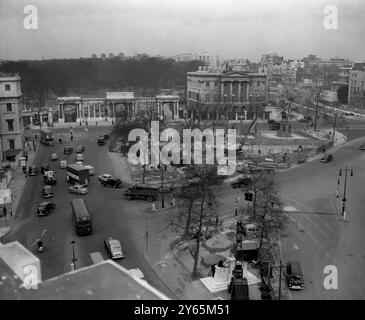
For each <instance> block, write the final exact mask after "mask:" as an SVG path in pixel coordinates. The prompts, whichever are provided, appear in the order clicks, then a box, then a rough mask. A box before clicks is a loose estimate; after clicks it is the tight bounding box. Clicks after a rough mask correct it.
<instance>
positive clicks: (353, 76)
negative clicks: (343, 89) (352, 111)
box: [348, 62, 365, 110]
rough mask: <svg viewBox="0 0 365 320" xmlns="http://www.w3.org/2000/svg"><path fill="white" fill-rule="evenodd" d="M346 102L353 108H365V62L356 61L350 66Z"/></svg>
mask: <svg viewBox="0 0 365 320" xmlns="http://www.w3.org/2000/svg"><path fill="white" fill-rule="evenodd" d="M348 104H349V106H350V107H353V108H357V109H363V110H364V109H365V62H361V63H360V62H356V63H354V64H353V66H352V68H351V71H350V78H349V95H348Z"/></svg>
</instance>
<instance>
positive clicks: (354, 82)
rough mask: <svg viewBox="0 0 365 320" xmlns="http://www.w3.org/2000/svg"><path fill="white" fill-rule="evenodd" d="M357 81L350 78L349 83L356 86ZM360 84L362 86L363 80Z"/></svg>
mask: <svg viewBox="0 0 365 320" xmlns="http://www.w3.org/2000/svg"><path fill="white" fill-rule="evenodd" d="M356 84H357V81H356V80H351V85H355V86H356ZM361 85H362V86H364V81H361Z"/></svg>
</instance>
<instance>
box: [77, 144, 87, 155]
mask: <svg viewBox="0 0 365 320" xmlns="http://www.w3.org/2000/svg"><path fill="white" fill-rule="evenodd" d="M75 151H76V152H77V153H82V152H84V151H85V146H83V145H78V146H76V148H75Z"/></svg>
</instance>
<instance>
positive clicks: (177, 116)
mask: <svg viewBox="0 0 365 320" xmlns="http://www.w3.org/2000/svg"><path fill="white" fill-rule="evenodd" d="M176 119H179V101H176Z"/></svg>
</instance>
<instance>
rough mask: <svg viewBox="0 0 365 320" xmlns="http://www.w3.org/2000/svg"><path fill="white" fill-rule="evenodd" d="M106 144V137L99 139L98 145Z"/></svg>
mask: <svg viewBox="0 0 365 320" xmlns="http://www.w3.org/2000/svg"><path fill="white" fill-rule="evenodd" d="M104 144H105V138H104V136H100V137H99V138H98V145H99V146H103V145H104Z"/></svg>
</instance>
